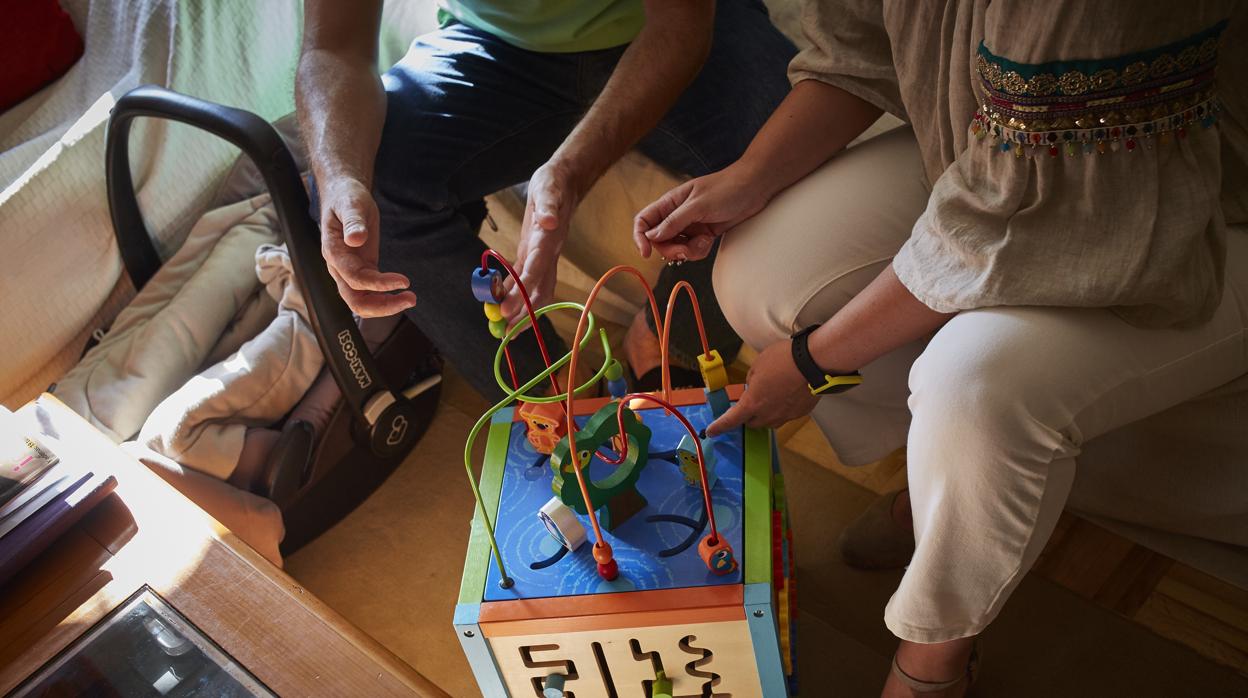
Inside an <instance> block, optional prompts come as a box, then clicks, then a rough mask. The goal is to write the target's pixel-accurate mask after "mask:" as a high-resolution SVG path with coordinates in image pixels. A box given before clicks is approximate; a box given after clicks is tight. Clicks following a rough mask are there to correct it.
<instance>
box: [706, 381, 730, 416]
mask: <svg viewBox="0 0 1248 698" xmlns="http://www.w3.org/2000/svg"><path fill="white" fill-rule="evenodd" d="M703 392H705V393H706V402H707V403H708V404H709V405H710V406H711V414H713V415H715V418H716V419H719V418H720V417H722V416H724V413H725V412H727V411H728V407H729V406H730V405H731V404H732V401H731V400H729V399H728V390H727V389H726V388H720V389H719V390H707V391H703Z"/></svg>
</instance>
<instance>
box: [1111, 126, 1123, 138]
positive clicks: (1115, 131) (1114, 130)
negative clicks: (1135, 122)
mask: <svg viewBox="0 0 1248 698" xmlns="http://www.w3.org/2000/svg"><path fill="white" fill-rule="evenodd" d="M1121 133H1122V130H1121V129H1119V128H1118V127H1117V126H1115V127H1113V128H1111V129H1110V130H1109V135H1110V136H1112V137H1114V138H1117V137H1118V135H1119V134H1121Z"/></svg>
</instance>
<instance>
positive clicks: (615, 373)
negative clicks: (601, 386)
mask: <svg viewBox="0 0 1248 698" xmlns="http://www.w3.org/2000/svg"><path fill="white" fill-rule="evenodd" d="M623 376H624V367H623V366H621V365H620V362H619V361H616V360H615V359H611V363H609V364H607V380H609V381H614V380H619V379H620V378H622V377H623Z"/></svg>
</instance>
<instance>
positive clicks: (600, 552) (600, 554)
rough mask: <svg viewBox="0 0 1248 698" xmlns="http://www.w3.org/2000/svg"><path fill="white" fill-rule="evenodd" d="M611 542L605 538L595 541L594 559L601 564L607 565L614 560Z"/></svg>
mask: <svg viewBox="0 0 1248 698" xmlns="http://www.w3.org/2000/svg"><path fill="white" fill-rule="evenodd" d="M612 557H613V555H612V553H611V544H610V543H608V542H606V541H605V540H600V541H598V542H597V543H594V561H595V562H597V563H598V564H600V565H605V564H607V563H608V562H611V561H612Z"/></svg>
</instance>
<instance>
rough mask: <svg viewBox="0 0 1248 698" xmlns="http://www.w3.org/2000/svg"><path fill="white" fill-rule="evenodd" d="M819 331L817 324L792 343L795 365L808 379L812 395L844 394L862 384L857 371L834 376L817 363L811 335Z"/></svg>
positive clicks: (805, 330) (860, 376)
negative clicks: (812, 349)
mask: <svg viewBox="0 0 1248 698" xmlns="http://www.w3.org/2000/svg"><path fill="white" fill-rule="evenodd" d="M817 329H819V325H817V324H816V325H811V326H810V327H807V328H805V329H803V330H801V331H800V332H798V333H797V334H795V335H793V342H792V348H793V363H795V364H797V370H799V371H801V372H802V376H803V377H805V378H806V385H807V386H809V387H810V392H811V394H812V395H826V394H829V393H843V392H845V391H846V390H849V389H850V388H852V387H854V386H855V385H858V384H860V383H862V375H861V374H860V373H858V372H857V371H854V372H853V373H844V374H832V373H828V372H827V371H824V370H823V369H822V368H820V367H819V364H816V363H815V359H814V357H812V356H811V355H810V333H811V332H814V331H815V330H817Z"/></svg>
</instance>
